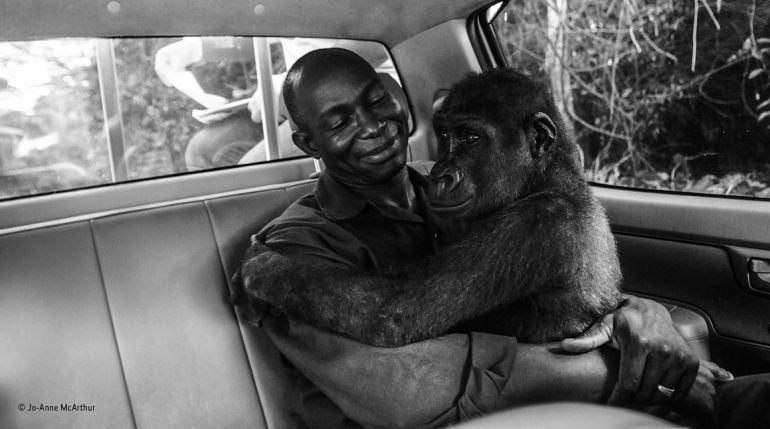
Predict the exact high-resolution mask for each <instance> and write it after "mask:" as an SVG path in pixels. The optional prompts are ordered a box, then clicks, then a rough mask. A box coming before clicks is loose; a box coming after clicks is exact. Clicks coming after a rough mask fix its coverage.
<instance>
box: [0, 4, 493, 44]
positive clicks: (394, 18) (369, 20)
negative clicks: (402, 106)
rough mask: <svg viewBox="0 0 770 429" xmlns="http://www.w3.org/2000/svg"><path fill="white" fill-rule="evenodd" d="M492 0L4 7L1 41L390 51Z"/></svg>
mask: <svg viewBox="0 0 770 429" xmlns="http://www.w3.org/2000/svg"><path fill="white" fill-rule="evenodd" d="M489 3H491V2H490V0H461V1H460V0H388V1H382V0H302V1H300V0H214V1H212V0H163V1H158V0H130V1H128V0H67V1H59V2H52V1H50V0H5V1H3V7H2V9H3V13H2V14H0V39H2V40H25V39H41V38H51V37H120V36H144V37H147V36H183V35H211V36H217V35H223V36H226V35H230V36H232V35H244V36H245V35H254V36H259V35H270V36H317V37H337V38H348V39H364V40H378V41H381V42H383V43H385V44H386V45H388V46H395V45H397V44H398V43H400V42H401V41H403V40H405V39H407V38H409V37H411V36H413V35H415V34H418V33H420V32H422V31H424V30H426V29H428V28H431V27H433V26H435V25H438V24H440V23H442V22H446V21H449V20H452V19H457V18H466V17H468V16H469V15H470V14H471V13H472V12H473V11H474V10H476V9H479V8H480V7H482V6H484V5H485V4H489Z"/></svg>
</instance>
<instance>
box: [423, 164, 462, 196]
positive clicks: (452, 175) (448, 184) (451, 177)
mask: <svg viewBox="0 0 770 429" xmlns="http://www.w3.org/2000/svg"><path fill="white" fill-rule="evenodd" d="M430 177H431V187H430V194H431V196H432V197H433V199H442V198H444V197H446V196H447V195H450V194H451V193H452V192H453V191H454V190H455V189H457V187H458V186H460V182H462V174H461V173H460V170H458V169H456V168H455V169H452V170H450V171H444V172H442V173H441V174H439V175H433V174H431V176H430Z"/></svg>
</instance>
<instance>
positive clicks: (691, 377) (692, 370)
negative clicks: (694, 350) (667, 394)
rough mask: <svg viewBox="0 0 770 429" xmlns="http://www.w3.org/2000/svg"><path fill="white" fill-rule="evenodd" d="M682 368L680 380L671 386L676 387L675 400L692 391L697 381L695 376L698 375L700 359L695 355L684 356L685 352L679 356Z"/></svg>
mask: <svg viewBox="0 0 770 429" xmlns="http://www.w3.org/2000/svg"><path fill="white" fill-rule="evenodd" d="M677 358H678V362H679V367H680V368H681V369H680V371H679V372H680V374H681V375H680V377H679V382H678V383H677V384H676V386H669V387H671V388H672V389H676V391H675V392H674V396H673V397H672V398H671V399H672V400H674V401H679V400H681V399H682V398H684V397H685V396H687V393H688V392H689V391H690V388H692V384H693V383H694V382H695V378H696V377H698V367H699V366H700V365H699V359H697V358H696V357H695V356H693V355H687V356H684V355H683V352H680V354H679V355H678V356H677Z"/></svg>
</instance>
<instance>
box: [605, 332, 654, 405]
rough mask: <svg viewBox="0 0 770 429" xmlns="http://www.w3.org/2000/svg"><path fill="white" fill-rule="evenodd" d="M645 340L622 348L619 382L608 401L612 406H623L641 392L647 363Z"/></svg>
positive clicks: (633, 342)
mask: <svg viewBox="0 0 770 429" xmlns="http://www.w3.org/2000/svg"><path fill="white" fill-rule="evenodd" d="M646 344H647V341H646V340H645V339H638V340H637V341H632V342H631V343H630V344H627V345H626V347H621V352H620V367H619V368H618V381H617V383H615V389H613V391H612V394H610V399H609V400H608V401H607V402H608V403H610V404H622V403H625V402H628V401H629V400H631V399H632V398H633V397H634V395H635V394H636V392H637V391H638V390H639V385H640V383H641V379H642V376H643V375H644V367H645V364H646V361H647V350H646V348H645V345H646Z"/></svg>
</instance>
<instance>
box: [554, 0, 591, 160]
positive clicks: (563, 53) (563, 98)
mask: <svg viewBox="0 0 770 429" xmlns="http://www.w3.org/2000/svg"><path fill="white" fill-rule="evenodd" d="M545 3H546V7H547V10H548V14H547V34H548V40H549V41H550V43H548V44H547V45H546V48H545V70H546V73H547V74H548V77H549V80H550V83H551V90H552V91H553V98H554V101H555V103H556V108H557V109H559V113H560V114H561V117H562V118H563V119H564V126H565V127H566V128H567V133H569V135H571V136H574V125H573V123H572V119H571V118H572V117H571V116H570V113H572V112H574V107H573V98H572V81H571V79H570V75H569V72H568V71H567V67H566V64H565V63H566V62H567V60H568V57H567V48H566V43H565V37H564V26H562V23H563V22H565V21H566V19H567V5H568V0H547V1H546V2H545ZM580 152H581V153H580V158H581V162H582V161H583V160H584V158H583V150H582V149H581V150H580Z"/></svg>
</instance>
